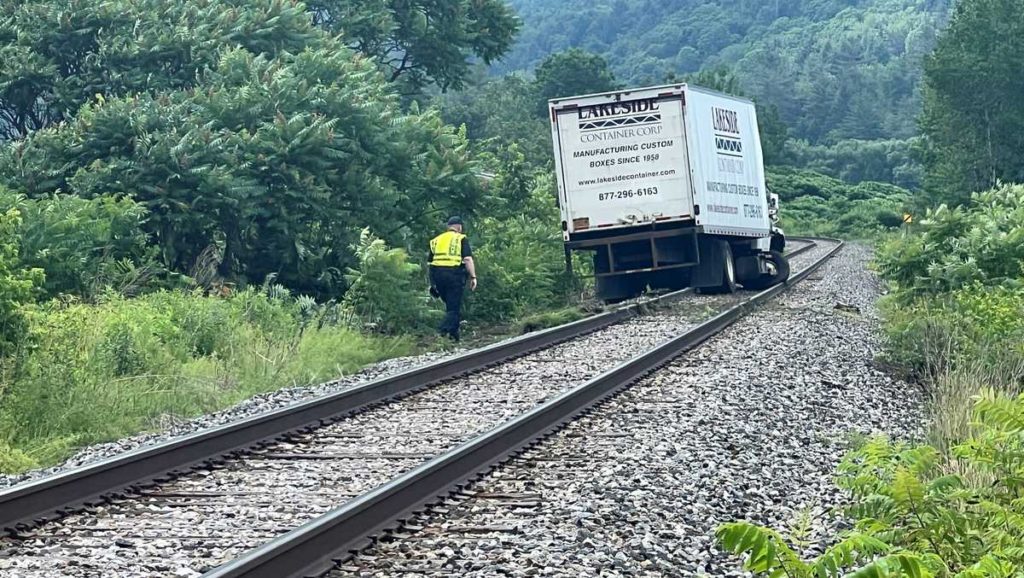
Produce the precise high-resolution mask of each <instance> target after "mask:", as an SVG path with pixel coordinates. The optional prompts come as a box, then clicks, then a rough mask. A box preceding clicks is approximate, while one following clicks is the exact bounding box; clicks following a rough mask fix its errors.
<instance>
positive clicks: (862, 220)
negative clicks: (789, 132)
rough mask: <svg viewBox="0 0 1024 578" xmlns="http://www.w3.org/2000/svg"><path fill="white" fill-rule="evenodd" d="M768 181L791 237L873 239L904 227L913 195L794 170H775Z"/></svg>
mask: <svg viewBox="0 0 1024 578" xmlns="http://www.w3.org/2000/svg"><path fill="white" fill-rule="evenodd" d="M767 177H768V185H769V188H770V189H771V190H772V192H774V193H777V194H778V195H779V198H780V200H781V201H782V202H781V205H782V206H781V210H780V215H781V217H782V226H783V227H784V228H785V230H786V232H787V233H788V234H804V235H826V236H834V237H843V238H870V237H874V236H876V235H877V234H878V233H879V232H883V231H887V230H892V229H896V228H898V227H900V226H901V225H902V224H903V218H902V215H903V213H904V212H906V211H907V208H908V206H909V205H910V193H909V192H908V191H906V190H904V189H901V188H899V187H896V186H893V185H887V184H883V183H872V182H865V183H860V184H857V185H851V184H849V183H845V182H843V181H840V180H837V179H833V178H831V177H827V176H825V175H822V174H818V173H815V172H813V171H807V170H800V169H792V168H772V169H770V170H769V171H768V174H767Z"/></svg>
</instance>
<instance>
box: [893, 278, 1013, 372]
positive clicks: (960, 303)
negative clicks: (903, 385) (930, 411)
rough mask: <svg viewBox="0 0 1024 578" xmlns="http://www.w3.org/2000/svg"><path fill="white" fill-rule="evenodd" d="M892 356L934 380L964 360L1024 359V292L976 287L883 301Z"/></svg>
mask: <svg viewBox="0 0 1024 578" xmlns="http://www.w3.org/2000/svg"><path fill="white" fill-rule="evenodd" d="M882 312H883V316H884V318H885V325H884V332H885V338H886V346H887V347H886V349H887V352H886V355H887V356H888V357H889V359H890V360H892V361H894V362H896V361H898V362H899V363H900V364H901V365H903V366H905V367H907V368H909V369H911V370H913V371H915V372H919V373H921V374H923V375H925V376H928V377H935V376H937V375H940V374H941V373H942V372H943V371H945V370H946V369H948V368H949V367H951V366H953V365H955V364H956V363H957V362H959V361H964V360H967V359H974V360H978V361H988V362H990V363H994V364H998V363H1002V362H1005V360H1006V358H1007V356H1012V355H1013V354H1014V352H1016V353H1017V354H1018V355H1020V356H1022V357H1024V345H1022V344H1024V287H1021V288H1011V287H984V286H983V285H981V283H977V282H976V283H974V284H972V285H970V286H968V287H965V288H963V289H960V290H958V291H954V292H952V293H948V294H943V295H937V296H934V297H919V298H916V299H914V300H913V301H911V302H909V303H903V302H901V301H900V300H899V299H898V298H890V299H887V300H886V301H884V302H883V304H882Z"/></svg>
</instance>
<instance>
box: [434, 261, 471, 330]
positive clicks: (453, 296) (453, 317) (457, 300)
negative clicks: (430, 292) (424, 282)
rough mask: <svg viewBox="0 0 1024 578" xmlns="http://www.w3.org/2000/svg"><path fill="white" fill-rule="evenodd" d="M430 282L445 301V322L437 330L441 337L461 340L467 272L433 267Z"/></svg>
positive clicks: (459, 268)
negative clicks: (463, 297)
mask: <svg viewBox="0 0 1024 578" xmlns="http://www.w3.org/2000/svg"><path fill="white" fill-rule="evenodd" d="M430 282H431V284H432V285H433V286H434V287H435V288H436V289H437V292H438V294H440V296H441V300H442V301H444V306H445V307H444V308H445V313H444V321H442V322H441V326H440V327H438V328H437V330H438V332H439V333H441V335H447V336H449V337H451V338H452V339H454V340H455V341H458V340H459V322H460V321H461V314H462V294H463V293H464V292H465V291H466V270H465V269H463V268H462V267H431V268H430Z"/></svg>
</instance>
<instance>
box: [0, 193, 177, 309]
mask: <svg viewBox="0 0 1024 578" xmlns="http://www.w3.org/2000/svg"><path fill="white" fill-rule="evenodd" d="M11 208H16V209H18V211H19V212H20V213H21V214H22V216H23V219H22V222H21V225H20V226H19V227H18V235H19V237H20V239H21V249H20V252H19V257H20V259H19V260H20V262H21V264H22V265H24V266H26V267H30V268H39V269H42V270H44V271H45V273H46V282H45V284H44V285H43V289H44V293H43V296H44V297H53V296H56V295H58V294H61V293H66V294H71V295H79V296H84V297H87V298H91V297H95V296H96V295H98V294H99V293H100V292H102V291H103V290H104V289H106V288H108V287H112V288H115V289H117V290H119V291H120V292H124V293H135V292H138V291H139V290H141V289H142V286H143V285H146V284H148V283H149V282H150V281H151V280H152V278H153V277H154V276H157V275H162V272H161V270H160V267H158V266H157V265H156V263H155V249H153V248H152V247H150V246H149V244H148V236H147V235H146V233H145V232H144V231H143V225H144V223H145V221H146V210H145V209H144V208H143V207H142V206H141V205H139V204H137V203H135V202H133V201H131V200H130V199H126V198H120V199H118V198H114V197H111V196H100V197H97V198H95V199H82V198H79V197H75V196H71V195H52V196H49V197H42V198H38V199H27V198H25V196H23V195H17V194H14V193H11V192H9V191H7V190H5V189H3V188H2V187H0V211H5V210H9V209H11Z"/></svg>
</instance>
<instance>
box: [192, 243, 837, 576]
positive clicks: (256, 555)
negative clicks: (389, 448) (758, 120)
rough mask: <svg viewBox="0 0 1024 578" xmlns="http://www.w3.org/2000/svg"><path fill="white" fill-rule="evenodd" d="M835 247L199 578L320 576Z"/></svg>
mask: <svg viewBox="0 0 1024 578" xmlns="http://www.w3.org/2000/svg"><path fill="white" fill-rule="evenodd" d="M829 241H832V242H835V243H836V246H835V247H834V248H832V249H831V250H830V251H829V252H828V253H827V254H825V255H824V256H822V257H821V258H820V259H818V260H817V261H816V262H815V263H813V264H812V265H810V266H809V267H807V268H805V269H803V270H801V271H800V272H798V273H797V274H796V275H794V276H793V277H791V278H790V279H789V280H788V281H786V282H785V283H783V284H780V285H776V286H774V287H771V288H769V289H766V290H764V291H762V292H760V293H757V294H756V295H754V296H753V297H751V298H750V299H748V300H746V301H744V302H742V303H740V304H738V305H736V306H734V307H732V308H730V309H728V310H726V311H724V312H722V313H720V314H718V315H717V316H715V317H714V318H712V319H710V320H708V321H706V322H704V323H702V324H701V325H699V326H698V327H696V328H694V329H692V330H690V331H687V332H686V333H684V334H681V335H679V336H677V337H675V338H673V339H671V340H669V341H667V342H665V343H664V344H662V345H660V346H658V347H656V348H654V349H652V350H650V351H647V352H646V353H643V354H641V355H638V356H636V357H634V358H632V359H631V360H629V361H626V362H624V363H622V364H620V365H618V366H617V367H615V368H613V369H611V370H610V371H608V372H606V373H603V374H601V375H599V376H597V377H595V378H594V379H592V380H590V381H588V382H587V383H585V384H583V385H580V386H578V387H576V388H574V389H571V390H569V391H566V392H564V393H562V394H560V395H558V396H557V397H555V398H553V399H551V400H549V401H547V402H545V403H543V404H542V405H540V406H537V407H536V408H534V409H532V410H530V411H529V412H527V413H525V414H523V415H521V416H519V417H517V418H513V419H512V420H510V421H507V422H505V423H504V424H501V425H499V426H497V427H495V428H494V429H492V430H490V431H488V432H486V433H484V434H481V435H480V436H478V437H476V438H474V439H472V440H470V441H468V442H466V443H464V444H462V445H460V446H458V447H456V448H454V449H452V450H450V451H449V452H446V453H444V454H442V455H440V456H438V457H436V458H434V459H432V460H430V461H429V462H426V463H424V464H422V465H421V466H419V467H417V468H416V469H414V470H411V471H409V472H407V473H405V474H403V475H401V476H399V477H397V478H395V479H393V480H392V481H390V482H387V483H385V484H384V485H381V486H379V487H377V488H376V489H374V490H371V491H369V492H367V493H364V494H362V495H361V496H359V497H357V498H354V499H352V500H351V501H349V502H347V503H345V504H344V505H342V506H340V507H338V508H336V509H335V510H332V511H331V512H329V513H327V514H325V515H324V516H321V517H319V518H317V519H315V520H312V521H310V522H308V523H306V524H304V525H302V526H300V527H298V528H296V529H295V530H292V531H290V532H288V533H287V534H283V535H281V536H279V537H278V538H276V539H274V540H272V541H270V542H268V543H267V544H265V545H263V546H261V547H259V548H256V549H254V550H252V551H250V552H249V553H247V554H245V555H243V556H241V557H239V558H237V559H235V560H234V561H232V562H229V563H227V564H224V565H222V566H220V567H217V568H214V569H213V570H211V571H209V572H207V573H206V574H204V575H203V577H202V578H300V577H305V576H311V575H319V574H322V573H324V572H326V571H328V570H329V569H330V568H331V567H333V566H334V565H335V562H336V560H338V559H340V558H344V557H345V556H346V555H347V554H348V553H350V552H352V551H355V550H357V549H358V548H360V547H362V546H365V545H366V544H368V543H369V541H370V540H371V539H372V536H374V535H375V534H377V533H379V532H380V531H382V530H384V529H387V528H389V527H391V526H394V525H395V524H396V522H398V521H400V520H403V519H405V518H407V517H408V516H409V515H410V514H412V513H414V512H416V511H418V510H420V509H422V508H423V507H424V506H426V505H428V504H430V503H432V502H435V501H437V500H438V499H440V498H442V497H444V496H445V495H447V494H449V493H451V492H453V491H456V490H457V489H459V488H460V487H462V486H464V485H465V484H466V483H467V482H468V481H470V480H472V479H474V478H476V477H478V476H480V475H482V474H484V473H486V472H487V471H488V470H490V469H491V468H492V467H494V466H495V465H496V464H498V463H500V462H502V461H503V460H506V459H508V458H509V457H510V456H511V455H513V454H515V453H517V452H519V451H521V450H522V449H523V448H524V447H526V446H528V445H529V444H531V443H533V442H535V441H536V440H538V439H540V438H542V437H544V436H545V435H548V434H550V433H552V432H553V431H555V430H556V429H558V428H559V427H561V426H562V425H564V424H566V423H568V422H569V421H572V420H573V419H574V418H575V416H577V415H579V414H580V413H582V412H584V411H586V410H587V409H588V408H590V407H592V406H593V405H594V404H596V403H598V402H600V401H601V400H603V399H606V398H608V397H610V396H612V395H614V394H615V393H617V392H619V391H621V390H622V389H624V388H626V387H628V386H629V385H631V384H633V383H635V382H636V381H637V380H639V379H640V378H642V377H644V376H645V375H647V374H649V373H651V372H652V371H654V370H655V369H657V368H659V367H661V366H663V365H664V364H666V363H668V362H669V361H671V360H672V359H674V358H676V357H678V356H679V355H681V354H683V353H685V352H687V351H689V350H691V349H693V348H694V347H696V346H698V345H700V344H701V343H703V342H704V341H706V340H707V339H709V338H711V337H713V336H714V335H716V334H717V333H719V332H721V331H722V330H723V329H725V328H726V327H728V326H730V325H732V324H733V323H734V322H736V321H737V320H739V319H740V318H742V317H743V316H745V315H746V314H747V312H749V311H750V310H752V309H753V308H755V307H758V306H759V305H761V304H763V303H765V302H767V301H768V300H770V299H772V298H773V297H775V296H776V295H778V294H779V293H781V292H783V291H785V290H786V289H788V288H789V287H791V286H793V285H795V284H796V283H799V282H800V281H801V280H803V279H804V278H806V277H807V276H809V275H810V274H811V273H812V272H814V271H815V270H816V269H817V268H818V267H820V266H821V265H822V264H823V263H825V262H826V261H827V260H828V259H829V258H830V257H832V256H833V255H834V254H835V253H836V252H838V251H839V250H840V249H841V248H842V247H843V243H842V242H841V241H838V240H832V239H829Z"/></svg>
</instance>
